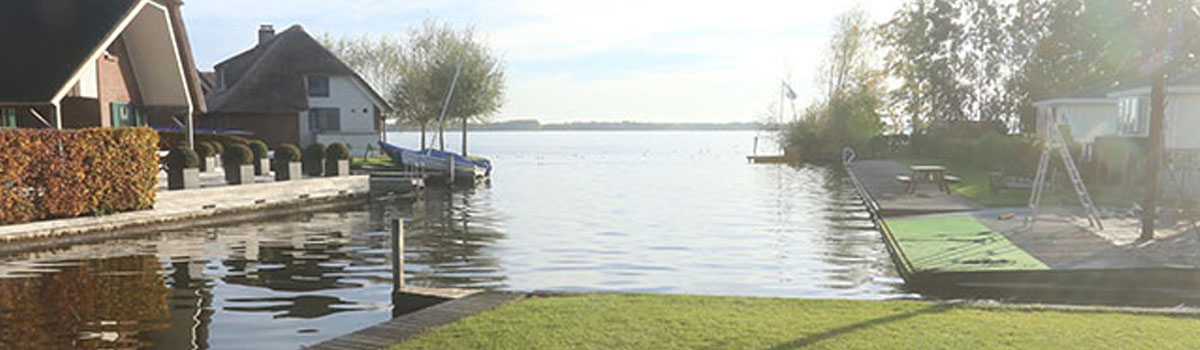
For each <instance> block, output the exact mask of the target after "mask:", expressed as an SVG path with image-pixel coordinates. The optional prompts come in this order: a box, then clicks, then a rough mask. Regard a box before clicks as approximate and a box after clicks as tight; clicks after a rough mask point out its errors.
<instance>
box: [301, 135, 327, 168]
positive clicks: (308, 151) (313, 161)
mask: <svg viewBox="0 0 1200 350" xmlns="http://www.w3.org/2000/svg"><path fill="white" fill-rule="evenodd" d="M300 161H301V165H300V166H301V167H302V168H303V169H304V173H305V174H308V175H309V176H321V174H323V173H324V172H325V168H324V167H323V166H324V165H325V145H324V144H321V143H319V142H318V143H313V144H311V145H308V147H305V148H304V154H302V155H301V160H300Z"/></svg>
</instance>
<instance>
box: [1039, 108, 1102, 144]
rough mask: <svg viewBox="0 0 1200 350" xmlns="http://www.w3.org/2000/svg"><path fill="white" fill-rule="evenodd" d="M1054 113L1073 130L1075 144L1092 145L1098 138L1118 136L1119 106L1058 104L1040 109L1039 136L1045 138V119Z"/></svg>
mask: <svg viewBox="0 0 1200 350" xmlns="http://www.w3.org/2000/svg"><path fill="white" fill-rule="evenodd" d="M1051 111H1053V113H1054V115H1055V116H1056V120H1058V122H1059V123H1062V124H1066V125H1067V126H1068V127H1070V128H1071V136H1073V137H1074V138H1075V142H1080V143H1092V142H1095V140H1096V138H1097V137H1103V136H1115V135H1117V104H1116V103H1115V102H1114V103H1094V102H1087V103H1056V104H1051V105H1045V106H1039V107H1038V128H1037V132H1038V135H1039V136H1041V137H1045V135H1046V130H1045V125H1046V124H1045V118H1046V117H1047V116H1049V115H1050V113H1051Z"/></svg>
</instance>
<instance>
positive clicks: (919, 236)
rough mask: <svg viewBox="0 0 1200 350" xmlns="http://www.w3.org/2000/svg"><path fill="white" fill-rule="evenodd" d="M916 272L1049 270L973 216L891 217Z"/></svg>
mask: <svg viewBox="0 0 1200 350" xmlns="http://www.w3.org/2000/svg"><path fill="white" fill-rule="evenodd" d="M887 225H888V227H889V228H891V230H892V236H893V237H895V239H896V241H897V242H898V244H899V245H900V250H902V251H903V252H904V255H905V257H907V258H908V261H909V263H910V264H912V268H913V270H914V272H930V271H996V270H1046V269H1049V268H1048V267H1047V266H1046V264H1043V263H1042V262H1041V261H1039V260H1038V259H1037V258H1034V257H1033V256H1030V255H1029V253H1026V252H1025V251H1024V250H1021V248H1020V247H1017V246H1016V245H1014V244H1013V243H1012V242H1010V241H1009V240H1008V238H1005V237H1004V235H1002V234H999V233H995V232H992V230H991V229H989V228H988V227H987V226H984V225H983V224H981V223H979V220H976V219H975V218H974V217H972V216H947V217H934V218H919V219H899V220H887Z"/></svg>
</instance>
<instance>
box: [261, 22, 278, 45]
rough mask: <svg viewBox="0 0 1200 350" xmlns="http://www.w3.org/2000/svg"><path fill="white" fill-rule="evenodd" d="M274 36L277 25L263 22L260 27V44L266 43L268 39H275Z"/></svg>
mask: <svg viewBox="0 0 1200 350" xmlns="http://www.w3.org/2000/svg"><path fill="white" fill-rule="evenodd" d="M274 38H275V26H274V25H270V24H263V25H262V26H259V27H258V44H259V45H262V44H266V43H267V42H268V41H271V39H274Z"/></svg>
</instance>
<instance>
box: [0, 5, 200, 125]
mask: <svg viewBox="0 0 1200 350" xmlns="http://www.w3.org/2000/svg"><path fill="white" fill-rule="evenodd" d="M182 4H183V3H182V2H181V1H178V0H103V1H101V0H63V1H39V0H11V1H4V2H3V3H0V48H3V51H4V52H10V53H13V52H15V53H20V54H5V55H0V128H18V127H20V128H57V129H63V128H83V127H120V126H161V127H174V128H184V129H186V130H189V131H190V130H191V125H192V120H193V116H195V115H197V114H199V113H203V112H204V111H205V101H204V98H203V94H202V93H201V90H200V79H199V77H198V75H197V73H196V70H195V68H194V67H195V64H194V62H193V59H192V53H191V48H190V45H189V43H188V39H187V31H186V29H185V28H184V25H183V17H182V15H181V13H180V6H182Z"/></svg>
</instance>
